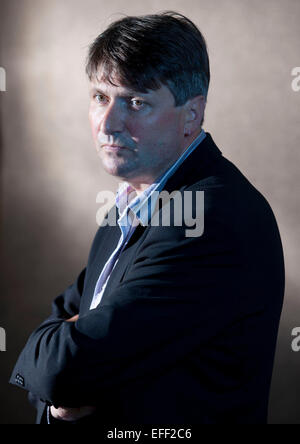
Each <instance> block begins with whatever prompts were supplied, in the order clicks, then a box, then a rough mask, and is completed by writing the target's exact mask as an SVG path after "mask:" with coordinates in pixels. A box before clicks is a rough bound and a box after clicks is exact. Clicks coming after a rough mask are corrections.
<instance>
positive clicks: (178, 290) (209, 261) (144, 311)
mask: <svg viewBox="0 0 300 444" xmlns="http://www.w3.org/2000/svg"><path fill="white" fill-rule="evenodd" d="M219 216H220V215H218V214H217V215H216V214H214V213H213V214H212V215H209V214H208V217H207V218H206V222H207V224H206V229H205V230H204V234H203V235H202V236H201V237H197V238H191V237H190V238H188V237H186V236H185V228H186V227H184V226H183V227H151V229H150V230H148V235H147V236H146V237H145V240H144V242H143V244H142V245H141V246H140V248H139V250H138V251H137V254H136V257H135V260H134V263H133V265H132V266H131V267H130V270H129V271H128V273H127V275H126V276H125V278H124V280H123V281H122V282H121V283H120V284H119V285H118V287H117V288H116V289H115V290H114V291H113V293H112V294H110V296H109V300H108V301H107V303H106V304H105V305H101V304H100V305H99V306H98V307H97V308H96V309H94V310H91V311H90V312H88V314H86V315H84V316H82V317H80V318H79V320H78V321H77V322H76V323H67V322H64V321H63V320H62V319H61V318H55V317H54V316H53V317H52V318H51V319H49V320H47V321H46V322H44V323H43V324H42V325H41V326H40V327H39V328H38V329H37V330H36V331H34V332H33V334H32V335H31V337H30V338H29V340H28V343H27V345H26V346H25V348H24V350H23V352H22V353H21V355H20V357H19V360H18V362H17V364H16V367H15V369H14V372H13V375H12V378H11V382H12V383H14V384H16V382H15V378H17V375H18V374H19V375H21V376H22V379H21V381H22V380H23V382H24V388H25V389H26V390H29V391H31V392H32V393H34V394H36V395H38V396H39V397H40V398H41V399H43V400H46V401H47V402H49V403H51V404H54V405H63V406H66V407H68V406H69V407H76V406H80V405H91V404H93V403H97V400H99V399H101V393H102V391H107V390H110V389H111V388H114V389H116V388H118V386H121V385H124V384H128V383H130V381H136V380H138V379H139V378H145V377H147V375H153V374H155V373H159V372H161V371H164V370H165V369H167V368H168V367H170V366H173V365H174V364H175V363H176V362H177V361H178V360H179V359H182V358H183V357H184V356H186V355H188V354H189V353H191V352H193V351H194V350H195V349H196V348H198V347H199V346H201V344H205V343H207V342H208V341H210V340H211V339H212V338H214V337H215V336H216V335H218V334H220V333H221V332H222V331H223V330H224V329H226V327H228V326H230V325H232V324H233V323H235V322H237V321H239V320H240V319H241V318H242V317H243V316H245V315H247V314H248V313H251V312H255V311H257V310H259V309H261V306H262V304H263V301H262V300H261V299H259V298H253V297H252V296H253V295H251V297H250V294H249V297H247V292H246V293H245V292H244V297H241V294H242V293H243V289H244V287H245V285H246V282H245V279H246V277H245V273H246V271H245V269H246V268H247V267H245V266H244V264H243V259H242V257H241V255H240V252H239V251H238V249H237V247H236V242H235V239H234V234H233V232H232V230H231V229H230V225H229V224H228V223H225V222H224V218H223V219H222V218H220V217H219ZM250 293H251V292H250ZM56 305H57V303H56ZM58 305H59V307H61V304H60V303H59V304H58ZM64 305H65V303H64ZM67 306H68V304H67ZM66 311H67V312H68V314H69V313H70V311H69V309H66ZM62 312H63V310H60V311H59V313H62ZM19 385H20V384H19Z"/></svg>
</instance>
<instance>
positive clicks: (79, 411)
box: [50, 405, 96, 421]
mask: <svg viewBox="0 0 300 444" xmlns="http://www.w3.org/2000/svg"><path fill="white" fill-rule="evenodd" d="M95 410H96V407H93V406H84V407H78V408H68V407H58V408H57V409H56V408H55V407H54V406H53V405H52V406H51V409H50V411H51V415H52V416H53V418H55V419H58V420H60V421H78V420H79V419H82V418H85V417H86V416H89V415H91V414H92V413H94V411H95Z"/></svg>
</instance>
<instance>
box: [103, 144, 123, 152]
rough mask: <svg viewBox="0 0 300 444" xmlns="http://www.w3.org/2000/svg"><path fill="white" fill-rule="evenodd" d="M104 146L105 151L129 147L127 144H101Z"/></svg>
mask: <svg viewBox="0 0 300 444" xmlns="http://www.w3.org/2000/svg"><path fill="white" fill-rule="evenodd" d="M101 146H102V148H104V150H105V151H122V150H126V149H128V148H127V147H126V146H123V145H105V144H103V145H101Z"/></svg>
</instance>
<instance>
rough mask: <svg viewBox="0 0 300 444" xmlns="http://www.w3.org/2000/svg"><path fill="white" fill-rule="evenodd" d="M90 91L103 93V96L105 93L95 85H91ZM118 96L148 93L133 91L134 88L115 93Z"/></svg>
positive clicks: (145, 94) (144, 94)
mask: <svg viewBox="0 0 300 444" xmlns="http://www.w3.org/2000/svg"><path fill="white" fill-rule="evenodd" d="M90 92H91V93H93V94H94V93H99V94H103V95H104V96H106V95H107V92H105V91H103V90H102V89H101V88H98V87H96V86H94V87H92V88H91V90H90ZM117 95H118V96H119V97H125V98H126V97H127V98H128V97H134V96H147V95H149V93H148V92H147V93H145V92H141V91H134V90H128V91H126V92H125V91H124V92H121V93H119V94H117Z"/></svg>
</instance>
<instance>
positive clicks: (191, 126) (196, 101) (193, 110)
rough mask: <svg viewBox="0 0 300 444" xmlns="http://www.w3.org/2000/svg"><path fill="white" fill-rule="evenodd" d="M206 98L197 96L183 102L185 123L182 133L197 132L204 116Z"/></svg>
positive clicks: (186, 134) (189, 134)
mask: <svg viewBox="0 0 300 444" xmlns="http://www.w3.org/2000/svg"><path fill="white" fill-rule="evenodd" d="M205 105H206V100H205V97H204V96H197V97H193V98H192V99H189V100H188V101H187V102H186V103H185V104H184V107H185V125H184V135H185V136H191V135H192V134H193V133H194V132H196V131H197V132H198V131H199V128H200V127H201V123H202V121H203V117H204V110H205Z"/></svg>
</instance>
